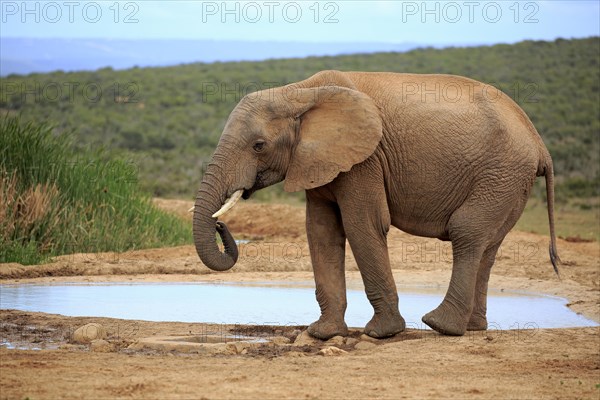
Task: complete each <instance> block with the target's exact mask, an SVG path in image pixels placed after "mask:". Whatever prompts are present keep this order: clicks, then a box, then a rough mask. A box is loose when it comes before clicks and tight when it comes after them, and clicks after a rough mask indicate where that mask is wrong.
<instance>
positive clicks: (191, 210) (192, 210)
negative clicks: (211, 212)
mask: <svg viewBox="0 0 600 400" xmlns="http://www.w3.org/2000/svg"><path fill="white" fill-rule="evenodd" d="M194 208H196V206H192V208H190V209H189V210H188V212H194Z"/></svg>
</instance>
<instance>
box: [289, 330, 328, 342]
mask: <svg viewBox="0 0 600 400" xmlns="http://www.w3.org/2000/svg"><path fill="white" fill-rule="evenodd" d="M320 343H322V342H321V340H319V339H316V338H314V337H312V336H310V333H308V331H302V333H300V334H299V335H298V337H297V338H296V340H295V341H294V346H314V345H318V344H320Z"/></svg>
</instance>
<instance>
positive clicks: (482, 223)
mask: <svg viewBox="0 0 600 400" xmlns="http://www.w3.org/2000/svg"><path fill="white" fill-rule="evenodd" d="M491 221H492V220H491V218H485V217H484V216H483V215H482V213H481V207H477V206H475V205H471V206H470V205H468V204H467V205H463V207H461V208H460V209H458V210H457V211H456V212H455V213H454V214H453V215H452V217H451V218H450V221H449V229H448V232H449V236H450V240H452V252H453V259H454V260H453V266H452V277H451V278H450V285H449V287H448V291H447V292H446V296H445V297H444V300H443V301H442V303H441V304H440V305H439V306H438V307H437V308H436V309H435V310H433V311H431V312H429V313H427V314H425V316H423V322H425V323H426V324H427V325H429V326H430V327H431V328H433V329H434V330H436V331H438V332H440V333H443V334H446V335H463V334H464V333H465V331H466V330H467V325H468V323H469V320H470V318H471V314H472V312H473V308H474V297H475V288H476V285H477V275H478V272H479V268H480V265H481V261H482V259H483V254H484V252H485V250H486V249H487V248H488V243H489V227H490V224H492V222H491Z"/></svg>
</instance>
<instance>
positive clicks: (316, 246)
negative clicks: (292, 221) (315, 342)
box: [306, 191, 348, 340]
mask: <svg viewBox="0 0 600 400" xmlns="http://www.w3.org/2000/svg"><path fill="white" fill-rule="evenodd" d="M306 233H307V236H308V245H309V247H310V256H311V261H312V265H313V270H314V275H315V284H316V287H317V289H316V294H317V301H318V302H319V306H320V308H321V317H320V318H319V320H318V321H316V322H313V323H312V324H311V325H310V326H309V327H308V333H310V334H311V335H312V336H314V337H316V338H319V339H324V340H326V339H329V338H331V337H333V336H337V335H341V336H346V335H347V334H348V327H347V326H346V323H345V322H344V314H345V312H346V278H345V275H344V259H345V251H346V236H345V234H344V228H343V226H342V221H341V217H340V212H339V209H338V207H337V204H335V203H332V202H329V201H327V200H326V199H324V198H322V197H320V196H319V195H318V194H317V193H316V192H314V191H307V195H306Z"/></svg>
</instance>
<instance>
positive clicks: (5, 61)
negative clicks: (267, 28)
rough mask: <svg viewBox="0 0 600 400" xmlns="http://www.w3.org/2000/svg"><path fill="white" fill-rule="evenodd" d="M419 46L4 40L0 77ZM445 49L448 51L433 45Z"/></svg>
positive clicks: (366, 51) (1, 48)
mask: <svg viewBox="0 0 600 400" xmlns="http://www.w3.org/2000/svg"><path fill="white" fill-rule="evenodd" d="M418 47H427V46H426V45H425V44H422V43H421V44H419V43H398V44H393V43H327V42H325V43H322V42H321V43H309V42H275V41H272V42H246V41H214V40H167V39H165V40H146V39H144V40H142V39H140V40H116V39H114V40H113V39H24V38H1V39H0V76H6V75H9V74H29V73H32V72H41V73H43V72H53V71H66V72H69V71H93V70H96V69H99V68H105V67H110V68H113V69H124V68H132V67H135V66H138V67H158V66H172V65H178V64H187V63H192V62H207V63H208V62H215V61H221V62H225V61H258V60H266V59H275V58H298V57H308V56H324V55H329V56H333V55H340V54H357V53H375V52H382V51H396V52H402V51H407V50H412V49H415V48H418ZM430 47H446V46H441V45H438V46H430Z"/></svg>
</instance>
